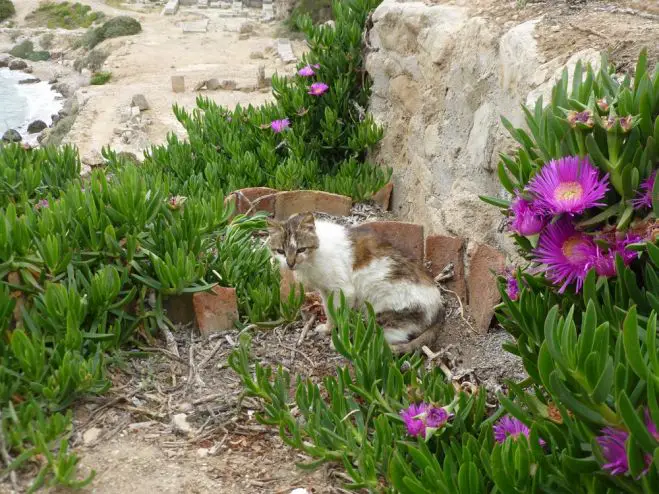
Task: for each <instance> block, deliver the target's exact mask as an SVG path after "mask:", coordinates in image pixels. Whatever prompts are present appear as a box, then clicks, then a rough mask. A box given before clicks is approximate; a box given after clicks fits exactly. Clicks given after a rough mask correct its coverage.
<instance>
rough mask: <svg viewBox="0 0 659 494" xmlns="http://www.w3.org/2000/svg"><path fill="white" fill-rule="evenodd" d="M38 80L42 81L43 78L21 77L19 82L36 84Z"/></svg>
mask: <svg viewBox="0 0 659 494" xmlns="http://www.w3.org/2000/svg"><path fill="white" fill-rule="evenodd" d="M37 82H41V79H39V78H37V77H30V78H29V79H21V80H20V81H18V83H19V84H36V83H37Z"/></svg>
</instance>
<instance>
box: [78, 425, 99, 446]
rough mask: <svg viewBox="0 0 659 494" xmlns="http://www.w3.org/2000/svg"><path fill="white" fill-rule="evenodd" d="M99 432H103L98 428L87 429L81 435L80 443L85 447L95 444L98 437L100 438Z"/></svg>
mask: <svg viewBox="0 0 659 494" xmlns="http://www.w3.org/2000/svg"><path fill="white" fill-rule="evenodd" d="M101 432H103V429H99V428H98V427H92V428H91V429H87V430H86V431H85V432H84V433H83V434H82V442H83V443H84V444H86V445H89V444H92V443H95V442H96V441H97V440H98V438H99V437H101Z"/></svg>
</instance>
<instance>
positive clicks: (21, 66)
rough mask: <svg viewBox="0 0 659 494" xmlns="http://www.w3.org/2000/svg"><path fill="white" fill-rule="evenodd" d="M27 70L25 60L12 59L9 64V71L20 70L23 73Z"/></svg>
mask: <svg viewBox="0 0 659 494" xmlns="http://www.w3.org/2000/svg"><path fill="white" fill-rule="evenodd" d="M27 68H28V67H27V62H26V61H25V60H19V59H14V60H12V61H11V62H9V70H22V71H24V72H25V71H26V69H27Z"/></svg>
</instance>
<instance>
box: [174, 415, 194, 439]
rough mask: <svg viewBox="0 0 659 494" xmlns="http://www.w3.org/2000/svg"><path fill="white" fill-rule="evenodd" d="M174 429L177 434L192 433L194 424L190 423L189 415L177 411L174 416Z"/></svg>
mask: <svg viewBox="0 0 659 494" xmlns="http://www.w3.org/2000/svg"><path fill="white" fill-rule="evenodd" d="M172 431H174V432H175V433H177V434H184V435H187V434H190V433H191V432H192V426H191V425H190V424H189V423H188V416H187V415H186V414H184V413H177V414H176V415H174V416H173V417H172Z"/></svg>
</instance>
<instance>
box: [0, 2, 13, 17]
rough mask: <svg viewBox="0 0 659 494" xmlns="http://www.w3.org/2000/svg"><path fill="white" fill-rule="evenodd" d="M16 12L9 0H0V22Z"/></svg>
mask: <svg viewBox="0 0 659 494" xmlns="http://www.w3.org/2000/svg"><path fill="white" fill-rule="evenodd" d="M15 13H16V8H15V7H14V4H13V3H12V1H11V0H0V22H2V21H4V20H5V19H9V18H10V17H11V16H13V15H14V14H15Z"/></svg>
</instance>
